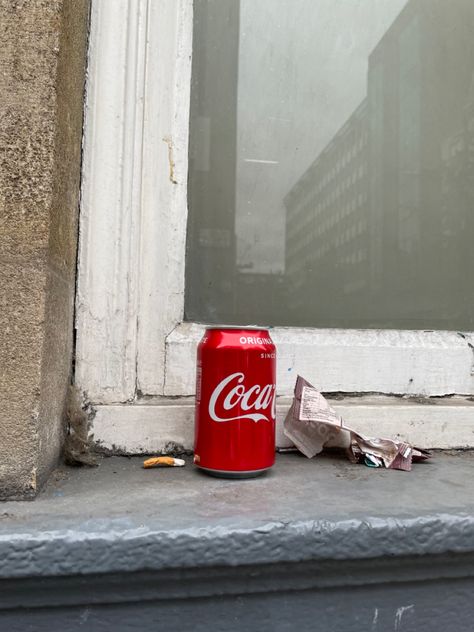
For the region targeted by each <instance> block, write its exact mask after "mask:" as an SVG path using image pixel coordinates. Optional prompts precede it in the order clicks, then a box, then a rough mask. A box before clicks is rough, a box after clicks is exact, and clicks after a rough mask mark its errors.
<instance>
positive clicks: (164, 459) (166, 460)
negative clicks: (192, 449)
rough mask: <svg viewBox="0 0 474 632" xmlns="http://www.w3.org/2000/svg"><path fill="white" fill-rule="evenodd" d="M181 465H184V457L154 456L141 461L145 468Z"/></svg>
mask: <svg viewBox="0 0 474 632" xmlns="http://www.w3.org/2000/svg"><path fill="white" fill-rule="evenodd" d="M183 465H185V461H184V459H175V458H174V457H172V456H154V457H153V458H151V459H147V460H146V461H143V467H144V468H145V469H148V468H150V467H183Z"/></svg>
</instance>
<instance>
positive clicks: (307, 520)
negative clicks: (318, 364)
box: [0, 453, 474, 580]
mask: <svg viewBox="0 0 474 632" xmlns="http://www.w3.org/2000/svg"><path fill="white" fill-rule="evenodd" d="M140 465H141V460H140V459H124V458H120V457H115V458H111V459H104V460H103V461H102V463H101V466H100V468H99V469H98V470H80V471H69V472H60V473H59V478H58V479H57V480H56V481H52V483H51V484H50V485H49V487H48V488H47V489H46V490H45V492H44V493H43V494H42V496H40V498H39V499H37V500H36V501H35V502H31V503H11V502H10V503H3V504H0V578H2V579H10V580H12V579H15V578H16V579H20V578H34V577H65V576H77V575H95V574H104V573H110V574H113V573H122V574H123V573H137V572H162V571H167V570H168V571H170V570H172V569H195V570H196V569H197V570H199V569H206V568H207V569H209V568H216V567H220V568H223V567H229V568H238V567H252V566H259V567H264V566H268V565H278V564H292V563H293V564H296V563H298V564H308V563H317V562H320V563H325V564H327V563H330V562H338V563H339V562H340V561H343V560H344V561H346V562H350V561H358V562H359V563H360V562H362V561H367V562H370V561H373V560H377V559H384V558H385V559H390V558H398V559H399V560H403V559H408V558H418V560H420V559H425V562H426V563H428V564H430V563H431V562H429V560H428V558H430V557H433V558H439V557H440V556H441V557H442V556H445V557H446V558H447V559H449V558H450V556H451V558H452V559H454V557H457V556H461V557H460V558H459V559H462V556H466V555H467V554H473V555H474V511H473V509H474V502H473V497H474V494H473V491H472V480H473V476H472V475H473V474H474V458H473V456H472V455H471V454H470V453H466V454H458V455H436V456H435V458H434V461H433V463H431V464H427V465H419V466H417V467H416V468H415V469H414V470H413V472H411V473H402V472H393V471H374V470H371V469H369V468H365V467H364V466H356V465H351V464H349V463H347V462H345V461H344V460H340V459H333V458H324V457H323V458H320V459H314V460H312V461H308V460H306V459H304V458H301V457H299V456H298V455H286V456H282V457H280V458H279V459H278V462H277V465H276V467H275V470H274V472H272V474H271V475H269V476H267V477H265V478H261V479H254V480H247V481H226V480H218V479H211V478H208V477H206V476H204V475H201V474H199V473H197V472H196V471H195V470H194V469H193V467H192V466H191V465H189V466H188V467H186V468H184V469H179V470H178V468H174V469H169V470H152V471H144V470H142V469H141V467H140ZM465 559H466V558H465ZM420 563H421V562H420ZM469 568H473V572H472V574H473V575H474V567H473V566H472V565H470V567H469ZM466 572H467V571H466V570H464V571H463V573H464V575H465V574H466ZM468 574H469V575H470V574H471V572H470V571H469V572H468Z"/></svg>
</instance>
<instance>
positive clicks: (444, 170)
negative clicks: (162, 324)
mask: <svg viewBox="0 0 474 632" xmlns="http://www.w3.org/2000/svg"><path fill="white" fill-rule="evenodd" d="M473 27H474V2H472V0H450V2H446V0H408V1H407V0H390V2H388V1H387V0H364V1H363V2H345V1H342V0H336V1H335V0H259V2H258V3H255V2H252V1H251V0H240V1H238V0H195V25H194V52H193V81H192V96H191V133H190V163H189V168H190V171H189V200H188V202H189V222H188V239H187V259H186V307H185V309H186V318H187V319H188V320H197V321H201V322H210V323H217V322H221V323H224V322H227V323H229V324H232V323H257V322H258V323H261V324H270V325H290V326H309V327H331V326H334V327H363V328H371V327H383V328H389V327H393V328H416V329H460V330H473V329H474V290H473V289H471V288H472V287H473V283H472V280H471V277H472V274H473V272H474V253H473V250H472V248H471V235H472V234H473V229H474V38H473V37H472V32H474V31H473Z"/></svg>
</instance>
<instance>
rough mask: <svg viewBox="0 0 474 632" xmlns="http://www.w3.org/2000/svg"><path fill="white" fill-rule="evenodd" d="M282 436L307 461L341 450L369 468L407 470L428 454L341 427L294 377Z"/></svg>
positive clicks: (318, 395) (330, 410)
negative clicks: (292, 444)
mask: <svg viewBox="0 0 474 632" xmlns="http://www.w3.org/2000/svg"><path fill="white" fill-rule="evenodd" d="M283 431H284V433H285V435H286V436H287V437H288V438H289V439H290V440H291V441H292V442H293V443H294V445H295V446H296V447H297V448H298V450H299V451H300V452H302V453H303V454H304V455H305V456H307V457H308V458H309V459H311V458H313V457H314V456H316V454H319V453H320V452H321V451H322V450H323V449H324V448H343V449H345V451H346V453H347V456H348V458H349V459H350V460H351V461H353V462H355V463H359V462H363V463H365V464H366V465H368V466H369V467H386V468H389V469H396V470H405V471H409V470H411V466H412V462H414V461H424V460H426V459H428V458H429V457H430V453H429V452H427V451H426V450H422V449H420V448H415V447H413V446H411V445H409V444H408V443H404V442H402V441H394V440H392V439H379V438H374V437H364V436H363V435H361V434H359V433H357V432H356V431H355V430H352V428H349V427H348V426H347V425H345V424H344V422H343V420H342V418H341V417H340V416H339V415H338V414H337V413H336V411H335V410H334V408H332V407H331V406H330V405H329V403H328V402H327V400H326V399H325V398H324V397H323V395H322V394H321V393H320V392H319V391H318V390H317V389H316V388H314V386H312V385H311V384H310V383H309V382H307V381H306V380H305V379H303V378H302V377H301V376H298V378H297V380H296V385H295V398H294V400H293V403H292V405H291V407H290V410H289V411H288V414H287V416H286V418H285V421H284V424H283Z"/></svg>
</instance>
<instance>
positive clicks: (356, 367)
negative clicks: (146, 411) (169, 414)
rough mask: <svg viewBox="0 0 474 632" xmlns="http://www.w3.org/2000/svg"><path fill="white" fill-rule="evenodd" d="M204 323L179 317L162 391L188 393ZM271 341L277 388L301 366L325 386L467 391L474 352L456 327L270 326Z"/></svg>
mask: <svg viewBox="0 0 474 632" xmlns="http://www.w3.org/2000/svg"><path fill="white" fill-rule="evenodd" d="M203 330H204V327H203V326H202V325H196V324H193V323H183V324H182V325H180V326H179V327H177V328H176V329H175V330H174V331H173V332H172V333H171V334H170V336H168V339H167V342H166V353H167V371H166V382H165V395H192V394H193V393H194V388H195V385H194V380H195V348H196V345H197V343H198V341H199V339H200V338H201V336H202V333H203ZM271 335H272V338H273V340H274V341H275V343H276V345H277V350H278V354H277V358H278V361H277V385H278V393H279V394H280V395H289V394H291V393H292V391H293V388H294V384H295V380H296V375H297V374H298V373H299V374H301V375H303V376H304V377H305V378H306V379H307V380H309V381H310V382H312V383H313V384H314V386H316V387H317V388H319V389H320V390H322V391H324V392H336V391H342V392H349V393H351V392H353V393H358V392H361V393H364V392H365V393H367V392H376V393H386V394H392V393H393V394H401V395H403V394H409V395H424V396H433V395H449V394H453V393H458V394H463V395H470V394H472V393H474V378H473V376H472V375H471V368H472V364H473V353H472V349H471V348H470V347H469V340H467V339H466V336H460V335H459V334H457V333H455V332H441V331H438V332H425V331H393V330H351V329H346V330H342V329H297V328H283V327H276V328H275V329H272V330H271Z"/></svg>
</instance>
